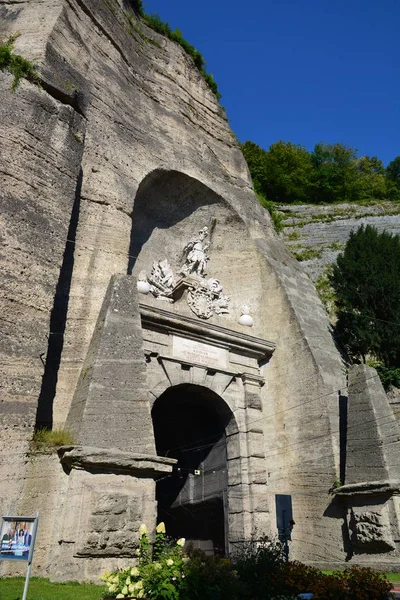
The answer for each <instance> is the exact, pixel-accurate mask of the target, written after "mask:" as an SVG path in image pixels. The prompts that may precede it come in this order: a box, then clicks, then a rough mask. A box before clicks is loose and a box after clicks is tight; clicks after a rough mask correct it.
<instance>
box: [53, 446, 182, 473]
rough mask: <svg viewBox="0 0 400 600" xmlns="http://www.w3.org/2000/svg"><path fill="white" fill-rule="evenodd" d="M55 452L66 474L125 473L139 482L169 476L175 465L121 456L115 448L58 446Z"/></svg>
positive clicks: (156, 459)
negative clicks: (73, 470)
mask: <svg viewBox="0 0 400 600" xmlns="http://www.w3.org/2000/svg"><path fill="white" fill-rule="evenodd" d="M57 452H58V456H59V457H60V462H61V463H62V465H63V466H64V468H65V469H66V470H67V471H68V472H69V471H71V470H72V469H79V470H84V471H89V472H96V473H116V474H121V473H125V474H128V475H133V476H134V477H139V478H152V479H157V478H158V477H159V476H162V475H166V474H168V473H171V471H172V467H173V466H174V464H176V462H177V461H176V460H175V459H173V458H164V457H161V456H150V455H148V454H137V453H133V452H123V451H122V450H118V449H117V448H93V447H91V446H61V448H59V449H58V451H57Z"/></svg>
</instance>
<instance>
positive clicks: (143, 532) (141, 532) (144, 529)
mask: <svg viewBox="0 0 400 600" xmlns="http://www.w3.org/2000/svg"><path fill="white" fill-rule="evenodd" d="M147 534H148V530H147V527H146V525H145V524H144V523H142V524H141V526H140V527H139V537H143V536H144V535H147Z"/></svg>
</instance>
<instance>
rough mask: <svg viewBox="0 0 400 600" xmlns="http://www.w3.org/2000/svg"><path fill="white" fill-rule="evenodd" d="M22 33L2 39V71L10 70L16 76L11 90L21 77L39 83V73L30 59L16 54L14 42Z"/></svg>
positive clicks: (0, 65) (0, 69)
mask: <svg viewBox="0 0 400 600" xmlns="http://www.w3.org/2000/svg"><path fill="white" fill-rule="evenodd" d="M19 35H20V34H15V35H12V36H10V37H9V38H8V39H7V40H6V41H5V42H4V41H0V71H8V72H9V73H11V75H13V76H14V79H13V82H12V84H11V91H12V92H14V91H15V90H16V88H17V87H18V85H19V82H20V81H21V79H22V78H23V79H27V80H28V81H30V82H31V83H35V84H36V85H38V84H39V74H38V72H37V71H36V69H35V67H34V66H33V64H32V63H31V62H29V60H26V59H25V58H23V57H22V56H20V55H19V54H15V53H14V52H13V50H14V42H15V40H16V39H17V37H18V36H19Z"/></svg>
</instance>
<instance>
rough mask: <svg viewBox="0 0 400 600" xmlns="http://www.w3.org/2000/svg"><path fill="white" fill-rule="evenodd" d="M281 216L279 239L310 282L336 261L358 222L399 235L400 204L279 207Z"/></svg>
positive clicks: (357, 226) (358, 224)
mask: <svg viewBox="0 0 400 600" xmlns="http://www.w3.org/2000/svg"><path fill="white" fill-rule="evenodd" d="M279 210H280V211H281V212H282V215H283V221H282V223H283V226H284V229H283V233H282V234H281V237H282V239H283V240H284V241H285V243H286V245H287V246H288V248H289V250H291V251H292V252H293V254H294V255H295V256H297V257H298V259H299V260H300V261H301V263H302V266H303V268H304V270H305V271H306V273H308V274H309V275H310V277H311V279H312V280H313V281H316V280H317V279H318V277H319V276H320V275H321V274H322V273H323V271H324V269H325V268H326V267H327V266H328V265H330V264H332V263H333V262H335V260H336V257H337V255H338V253H339V252H340V251H341V250H343V248H344V246H345V244H346V242H347V240H348V238H349V235H350V232H351V231H352V230H354V231H356V230H357V229H358V228H359V227H360V226H361V225H364V226H366V225H372V226H374V227H376V228H377V229H378V231H383V230H386V231H389V232H390V233H395V234H397V235H398V234H400V206H399V205H398V204H396V203H394V202H382V203H375V204H374V203H372V204H368V205H366V206H361V205H357V204H336V205H332V206H318V205H315V204H309V205H292V206H284V205H282V206H280V207H279Z"/></svg>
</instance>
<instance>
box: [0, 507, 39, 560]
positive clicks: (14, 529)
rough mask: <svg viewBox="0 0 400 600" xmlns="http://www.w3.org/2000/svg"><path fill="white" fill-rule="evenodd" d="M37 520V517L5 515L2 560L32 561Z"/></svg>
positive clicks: (0, 548)
mask: <svg viewBox="0 0 400 600" xmlns="http://www.w3.org/2000/svg"><path fill="white" fill-rule="evenodd" d="M37 520H38V519H37V517H3V519H2V523H1V529H0V543H1V546H0V560H1V559H3V560H22V561H28V562H30V561H31V557H32V553H33V546H34V543H35V537H36V526H37Z"/></svg>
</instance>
